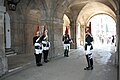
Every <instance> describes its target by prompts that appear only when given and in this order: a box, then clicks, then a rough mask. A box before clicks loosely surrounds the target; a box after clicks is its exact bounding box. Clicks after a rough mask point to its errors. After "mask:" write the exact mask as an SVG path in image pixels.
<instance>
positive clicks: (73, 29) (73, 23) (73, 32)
mask: <svg viewBox="0 0 120 80" xmlns="http://www.w3.org/2000/svg"><path fill="white" fill-rule="evenodd" d="M70 32H71V33H70V34H71V38H72V39H73V42H74V45H71V48H72V49H76V48H77V43H76V21H71V22H70Z"/></svg>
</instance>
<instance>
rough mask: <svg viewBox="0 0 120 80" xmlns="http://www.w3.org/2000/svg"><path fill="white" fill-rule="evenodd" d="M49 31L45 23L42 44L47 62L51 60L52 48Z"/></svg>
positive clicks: (44, 58)
mask: <svg viewBox="0 0 120 80" xmlns="http://www.w3.org/2000/svg"><path fill="white" fill-rule="evenodd" d="M47 33H48V31H47V28H46V25H44V30H43V35H42V44H43V60H44V62H45V63H47V62H49V60H48V53H49V49H50V42H49V41H48V35H47Z"/></svg>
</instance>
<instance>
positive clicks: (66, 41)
mask: <svg viewBox="0 0 120 80" xmlns="http://www.w3.org/2000/svg"><path fill="white" fill-rule="evenodd" d="M62 41H63V44H64V57H69V54H68V53H69V51H70V43H71V42H72V40H71V38H70V36H69V34H68V28H67V27H66V30H65V34H64V35H63V37H62Z"/></svg>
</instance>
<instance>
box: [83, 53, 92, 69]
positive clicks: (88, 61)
mask: <svg viewBox="0 0 120 80" xmlns="http://www.w3.org/2000/svg"><path fill="white" fill-rule="evenodd" d="M86 60H87V63H88V66H87V67H86V68H84V70H90V66H91V65H90V59H89V55H86Z"/></svg>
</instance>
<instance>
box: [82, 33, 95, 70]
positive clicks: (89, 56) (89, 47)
mask: <svg viewBox="0 0 120 80" xmlns="http://www.w3.org/2000/svg"><path fill="white" fill-rule="evenodd" d="M92 42H93V37H92V35H91V34H90V33H89V32H88V31H87V33H86V36H85V53H86V54H85V55H86V60H87V63H88V66H87V67H85V68H84V70H92V69H93V58H92V52H91V50H92V49H93V45H92Z"/></svg>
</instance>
